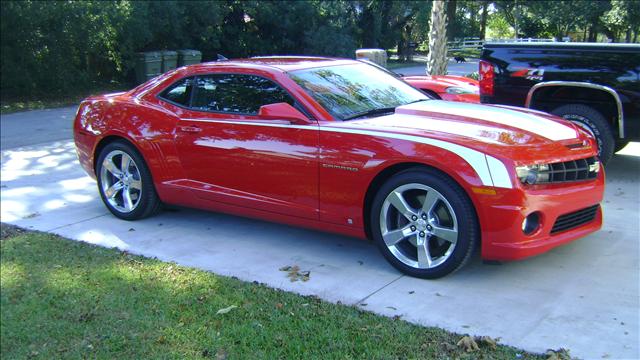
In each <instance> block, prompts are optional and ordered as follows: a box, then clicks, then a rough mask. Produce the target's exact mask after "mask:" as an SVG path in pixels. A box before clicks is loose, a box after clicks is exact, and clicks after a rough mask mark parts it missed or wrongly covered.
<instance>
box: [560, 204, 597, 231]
mask: <svg viewBox="0 0 640 360" xmlns="http://www.w3.org/2000/svg"><path fill="white" fill-rule="evenodd" d="M599 207H600V205H593V206H589V207H588V208H584V209H582V210H578V211H574V212H572V213H569V214H564V215H561V216H559V217H558V219H557V220H556V223H555V224H553V228H552V229H551V234H556V233H559V232H561V231H566V230H571V229H573V228H577V227H578V226H582V225H584V224H586V223H589V222H591V221H593V220H594V219H595V218H596V214H597V213H598V208H599Z"/></svg>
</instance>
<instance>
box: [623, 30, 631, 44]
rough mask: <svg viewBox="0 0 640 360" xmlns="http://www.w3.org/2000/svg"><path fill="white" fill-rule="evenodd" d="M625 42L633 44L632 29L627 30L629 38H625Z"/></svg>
mask: <svg viewBox="0 0 640 360" xmlns="http://www.w3.org/2000/svg"><path fill="white" fill-rule="evenodd" d="M624 41H625V42H627V43H630V42H631V28H628V29H627V36H625V38H624Z"/></svg>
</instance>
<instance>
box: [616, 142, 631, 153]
mask: <svg viewBox="0 0 640 360" xmlns="http://www.w3.org/2000/svg"><path fill="white" fill-rule="evenodd" d="M627 145H629V140H619V141H616V147H615V148H614V149H613V152H614V153H617V152H618V151H620V150H622V149H624V148H625V146H627Z"/></svg>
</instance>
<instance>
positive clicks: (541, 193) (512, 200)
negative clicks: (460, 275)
mask: <svg viewBox="0 0 640 360" xmlns="http://www.w3.org/2000/svg"><path fill="white" fill-rule="evenodd" d="M74 136H75V142H76V146H77V151H78V155H79V159H80V163H81V164H82V166H83V167H84V168H85V170H86V171H87V172H88V173H89V174H90V175H91V176H94V177H96V178H97V182H98V189H99V191H100V195H101V197H102V199H103V201H104V203H105V205H106V206H107V208H108V209H109V210H110V211H111V212H112V213H113V214H114V215H115V216H117V217H119V218H122V219H126V220H134V219H139V218H143V217H145V216H149V215H151V214H153V213H154V212H156V211H158V210H159V209H160V208H161V204H174V205H182V206H189V207H195V208H201V209H206V210H213V211H221V212H227V213H232V214H237V215H242V216H249V217H256V218H261V219H267V220H273V221H279V222H284V223H287V224H291V225H296V226H306V227H310V228H315V229H320V230H325V231H332V232H336V233H340V234H344V235H351V236H355V237H360V238H370V239H373V241H374V242H375V243H376V244H377V245H378V246H379V248H380V250H381V251H382V254H383V255H384V256H385V257H386V258H387V260H389V262H390V263H391V264H393V265H394V266H395V267H396V268H398V269H399V270H401V271H402V272H405V273H406V274H409V275H412V276H418V277H424V278H437V277H441V276H444V275H446V274H448V273H451V272H453V271H455V270H457V269H459V268H460V267H462V266H463V265H464V264H465V263H466V262H467V260H469V258H470V256H471V255H472V253H473V250H474V248H476V246H480V247H481V253H482V257H483V258H485V259H491V260H511V259H520V258H523V257H527V256H532V255H535V254H539V253H542V252H544V251H547V250H549V249H551V248H553V247H556V246H558V245H560V244H564V243H566V242H569V241H571V240H574V239H576V238H579V237H582V236H585V235H586V234H589V233H591V232H593V231H596V230H597V229H599V228H600V226H601V222H602V215H601V210H600V205H599V203H600V202H601V201H602V196H603V190H604V173H603V171H602V170H601V168H600V166H599V165H600V163H599V162H598V159H597V157H596V154H597V151H596V146H595V143H594V140H593V138H592V137H590V135H588V134H587V133H586V132H584V131H582V130H580V129H579V128H578V127H576V126H575V125H572V124H571V123H569V122H566V121H564V120H561V119H560V118H557V117H554V116H551V115H548V114H545V113H540V112H535V111H530V110H524V109H517V108H510V107H504V106H485V105H475V104H465V103H456V102H447V101H441V100H433V99H430V98H428V97H426V96H425V95H424V94H423V93H422V92H420V91H418V90H416V89H414V88H412V87H411V86H409V85H407V84H406V83H404V82H402V81H400V80H398V79H397V78H395V77H393V76H391V75H390V74H388V73H386V72H384V71H381V70H378V69H376V68H374V67H372V66H370V65H368V64H364V63H362V62H359V61H355V60H339V59H327V58H304V57H271V58H253V59H247V60H234V61H221V62H214V63H205V64H199V65H192V66H187V67H183V68H179V69H176V70H174V71H172V72H169V73H166V74H164V75H161V76H160V77H158V78H155V79H153V80H150V81H148V82H147V83H145V84H143V85H140V86H139V87H137V88H135V89H133V90H131V91H128V92H125V93H118V94H111V95H103V96H97V97H92V98H89V99H86V100H85V101H83V102H82V103H81V104H80V107H79V109H78V113H77V116H76V119H75V125H74Z"/></svg>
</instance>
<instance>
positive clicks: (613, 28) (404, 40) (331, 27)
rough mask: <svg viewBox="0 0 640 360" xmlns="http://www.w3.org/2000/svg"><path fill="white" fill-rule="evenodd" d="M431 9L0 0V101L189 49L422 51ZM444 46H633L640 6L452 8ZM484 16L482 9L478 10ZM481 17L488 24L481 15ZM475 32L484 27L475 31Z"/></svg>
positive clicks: (68, 89) (358, 2)
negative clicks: (517, 42)
mask: <svg viewBox="0 0 640 360" xmlns="http://www.w3.org/2000/svg"><path fill="white" fill-rule="evenodd" d="M432 4H433V1H421V0H399V1H385V0H300V1H288V2H283V1H274V0H264V1H260V0H220V1H203V0H190V1H179V0H167V1H135V0H111V1H100V0H87V1H79V0H68V1H37V0H25V1H16V0H4V1H0V30H1V34H0V36H1V44H0V60H1V61H0V63H1V64H0V93H1V98H2V101H3V102H6V100H12V99H23V100H32V99H37V100H43V99H47V98H54V99H57V98H59V97H61V96H77V95H80V94H84V93H86V92H87V91H89V90H91V89H96V88H102V87H105V86H107V87H108V86H114V84H128V85H130V84H131V80H132V79H133V71H132V70H133V68H134V66H135V61H136V54H137V53H138V52H142V51H149V50H165V49H174V50H177V49H188V48H193V49H198V50H200V51H201V52H202V53H203V60H204V61H208V60H213V59H215V58H216V55H217V54H218V53H220V54H223V55H225V56H227V57H229V58H231V57H246V56H254V55H275V54H309V55H327V56H340V57H353V55H354V50H355V49H356V48H361V47H378V48H384V49H391V48H394V49H397V54H398V58H399V59H400V60H401V61H406V60H408V58H409V54H410V47H409V44H410V43H417V45H418V48H420V49H425V48H426V42H427V36H428V32H429V27H430V24H429V23H430V12H431V7H432ZM446 8H448V9H454V10H455V11H454V13H452V14H451V16H450V23H449V25H448V33H449V38H461V37H482V35H483V33H482V32H483V28H484V29H486V32H487V35H488V36H487V37H499V38H504V37H513V35H514V33H513V31H514V29H515V28H516V27H517V29H518V36H520V37H556V38H558V39H560V38H562V37H564V36H567V35H571V36H572V37H573V38H574V39H575V38H576V37H578V38H581V39H582V40H590V41H595V40H597V39H599V37H598V35H599V34H600V35H602V37H604V36H606V37H607V38H608V39H611V40H612V41H620V40H624V41H628V42H629V41H634V42H635V41H637V40H638V34H639V33H640V1H631V0H604V1H590V0H576V1H569V0H558V1H534V0H518V1H513V0H496V1H490V0H482V1H478V0H452V1H450V2H448V3H447V4H446ZM486 10H488V11H486ZM483 13H484V14H488V16H485V17H483ZM485 25H486V26H485Z"/></svg>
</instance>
